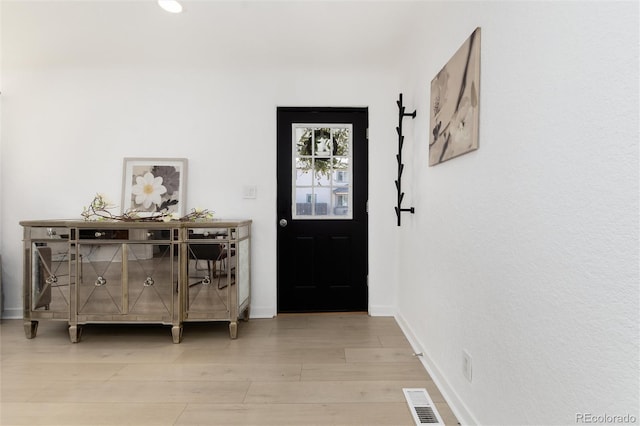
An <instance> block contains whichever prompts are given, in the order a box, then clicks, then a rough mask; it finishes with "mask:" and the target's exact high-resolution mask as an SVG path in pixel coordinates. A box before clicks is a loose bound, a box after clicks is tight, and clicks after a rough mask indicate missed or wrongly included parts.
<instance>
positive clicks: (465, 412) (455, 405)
mask: <svg viewBox="0 0 640 426" xmlns="http://www.w3.org/2000/svg"><path fill="white" fill-rule="evenodd" d="M395 319H396V321H397V323H398V325H399V326H400V328H401V329H402V331H403V332H404V334H405V336H406V337H407V340H409V343H410V344H411V347H412V348H413V351H414V352H415V353H422V356H421V357H419V359H420V362H422V365H423V366H424V368H425V370H427V373H429V375H430V376H431V378H432V379H433V381H434V383H435V384H436V386H437V387H438V389H439V390H440V393H442V396H443V397H444V399H445V400H446V401H447V404H449V408H451V411H453V414H455V416H456V418H457V419H458V422H459V423H460V424H461V425H477V424H479V423H478V422H477V420H476V419H475V417H474V416H473V415H472V414H471V412H470V411H469V409H468V408H467V406H466V405H465V404H464V402H462V400H461V399H460V397H459V396H458V394H457V393H456V392H455V391H454V390H453V388H452V387H451V386H450V385H449V382H448V381H447V379H446V378H445V376H444V375H443V374H442V372H441V371H440V369H438V367H437V366H436V364H435V363H434V362H433V360H432V359H431V357H430V356H429V353H428V352H427V351H426V350H425V349H424V347H423V345H421V344H420V340H419V339H418V338H417V337H416V335H415V333H414V332H413V330H412V329H411V327H410V326H409V324H408V323H407V322H406V321H405V320H404V318H403V317H402V315H400V314H398V313H396V315H395Z"/></svg>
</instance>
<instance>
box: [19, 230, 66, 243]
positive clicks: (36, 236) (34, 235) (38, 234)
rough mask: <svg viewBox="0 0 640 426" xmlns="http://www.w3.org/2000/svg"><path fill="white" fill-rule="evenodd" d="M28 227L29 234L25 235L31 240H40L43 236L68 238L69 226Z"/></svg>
mask: <svg viewBox="0 0 640 426" xmlns="http://www.w3.org/2000/svg"><path fill="white" fill-rule="evenodd" d="M28 229H29V232H28V234H29V235H26V237H27V238H30V239H32V240H40V239H45V238H51V239H62V240H68V239H69V228H44V227H43V228H40V227H33V228H28Z"/></svg>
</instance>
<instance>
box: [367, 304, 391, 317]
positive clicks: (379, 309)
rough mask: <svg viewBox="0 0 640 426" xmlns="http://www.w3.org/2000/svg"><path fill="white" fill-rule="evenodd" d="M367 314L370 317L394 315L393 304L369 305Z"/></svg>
mask: <svg viewBox="0 0 640 426" xmlns="http://www.w3.org/2000/svg"><path fill="white" fill-rule="evenodd" d="M369 315H371V316H372V317H394V316H395V315H396V308H395V306H382V305H371V306H369Z"/></svg>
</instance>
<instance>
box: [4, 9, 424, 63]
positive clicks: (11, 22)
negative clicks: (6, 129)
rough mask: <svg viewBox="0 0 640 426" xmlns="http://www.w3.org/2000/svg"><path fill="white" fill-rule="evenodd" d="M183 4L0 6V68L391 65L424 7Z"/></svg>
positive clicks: (408, 40) (422, 13) (397, 56)
mask: <svg viewBox="0 0 640 426" xmlns="http://www.w3.org/2000/svg"><path fill="white" fill-rule="evenodd" d="M182 3H183V5H184V12H183V13H181V14H177V15H176V14H170V13H167V12H165V11H163V10H161V9H160V8H159V7H158V6H157V4H156V2H155V1H151V0H143V1H140V0H132V1H128V0H109V1H87V0H85V1H48V2H45V1H29V0H26V1H25V0H19V1H13V0H9V1H6V0H5V1H3V2H2V10H1V14H2V15H1V18H2V39H3V42H2V48H3V51H2V54H3V65H4V66H62V67H68V66H83V67H91V66H100V67H102V66H136V65H144V66H148V65H150V64H151V65H153V64H157V65H158V66H172V65H179V66H181V67H184V66H193V67H200V66H205V67H211V66H216V65H221V64H224V65H225V66H229V65H230V64H235V65H238V66H243V65H253V66H255V65H256V64H260V65H261V66H278V67H281V66H319V67H352V66H358V67H361V66H376V67H384V66H392V65H393V64H394V61H396V60H397V59H398V58H399V57H400V55H401V54H402V53H403V52H404V51H405V50H406V46H407V44H408V43H410V42H412V41H413V39H414V38H415V37H412V34H414V33H415V32H416V30H417V29H419V26H420V22H421V20H422V19H424V10H425V6H426V5H427V3H428V2H406V1H370V2H369V1H302V0H298V1H213V0H210V1H183V2H182ZM428 6H431V5H428Z"/></svg>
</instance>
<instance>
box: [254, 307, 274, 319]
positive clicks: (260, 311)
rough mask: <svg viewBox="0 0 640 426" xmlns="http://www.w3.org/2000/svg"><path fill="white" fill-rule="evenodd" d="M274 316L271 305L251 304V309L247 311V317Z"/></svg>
mask: <svg viewBox="0 0 640 426" xmlns="http://www.w3.org/2000/svg"><path fill="white" fill-rule="evenodd" d="M275 316H276V313H275V312H274V311H273V308H272V307H255V306H251V310H250V311H249V318H256V319H258V318H273V317H275Z"/></svg>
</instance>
